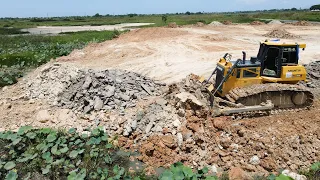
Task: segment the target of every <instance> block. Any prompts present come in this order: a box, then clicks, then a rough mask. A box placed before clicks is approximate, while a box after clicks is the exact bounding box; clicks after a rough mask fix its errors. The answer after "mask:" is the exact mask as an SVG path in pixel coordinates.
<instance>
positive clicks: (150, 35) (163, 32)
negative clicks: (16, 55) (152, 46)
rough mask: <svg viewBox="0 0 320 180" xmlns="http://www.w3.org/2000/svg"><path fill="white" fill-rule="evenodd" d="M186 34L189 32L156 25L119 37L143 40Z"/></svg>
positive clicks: (134, 40)
mask: <svg viewBox="0 0 320 180" xmlns="http://www.w3.org/2000/svg"><path fill="white" fill-rule="evenodd" d="M185 34H187V32H185V31H179V30H178V29H170V28H161V27H160V28H159V27H155V28H142V29H138V30H132V31H130V32H128V33H125V34H123V35H120V37H119V38H118V39H119V40H120V41H130V42H132V41H133V42H141V41H147V40H154V39H162V38H172V37H177V36H181V35H185Z"/></svg>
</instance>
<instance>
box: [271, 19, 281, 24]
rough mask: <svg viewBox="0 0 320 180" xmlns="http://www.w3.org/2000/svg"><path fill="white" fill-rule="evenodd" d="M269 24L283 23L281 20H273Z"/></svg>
mask: <svg viewBox="0 0 320 180" xmlns="http://www.w3.org/2000/svg"><path fill="white" fill-rule="evenodd" d="M268 24H282V22H281V21H279V20H272V21H270V22H269V23H268Z"/></svg>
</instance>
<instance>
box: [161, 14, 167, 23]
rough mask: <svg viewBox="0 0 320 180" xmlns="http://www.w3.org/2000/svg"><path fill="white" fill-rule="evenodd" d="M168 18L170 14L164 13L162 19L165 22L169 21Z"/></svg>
mask: <svg viewBox="0 0 320 180" xmlns="http://www.w3.org/2000/svg"><path fill="white" fill-rule="evenodd" d="M167 20H168V16H167V15H162V21H163V22H164V23H167Z"/></svg>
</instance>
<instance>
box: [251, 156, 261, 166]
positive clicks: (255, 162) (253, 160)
mask: <svg viewBox="0 0 320 180" xmlns="http://www.w3.org/2000/svg"><path fill="white" fill-rule="evenodd" d="M249 163H250V164H252V165H258V164H260V159H259V157H258V156H252V157H251V158H250V161H249Z"/></svg>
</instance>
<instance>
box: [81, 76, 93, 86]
mask: <svg viewBox="0 0 320 180" xmlns="http://www.w3.org/2000/svg"><path fill="white" fill-rule="evenodd" d="M91 83H92V79H91V77H90V76H89V75H87V76H86V79H85V81H84V83H83V85H82V89H88V88H89V87H90V84H91Z"/></svg>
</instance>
